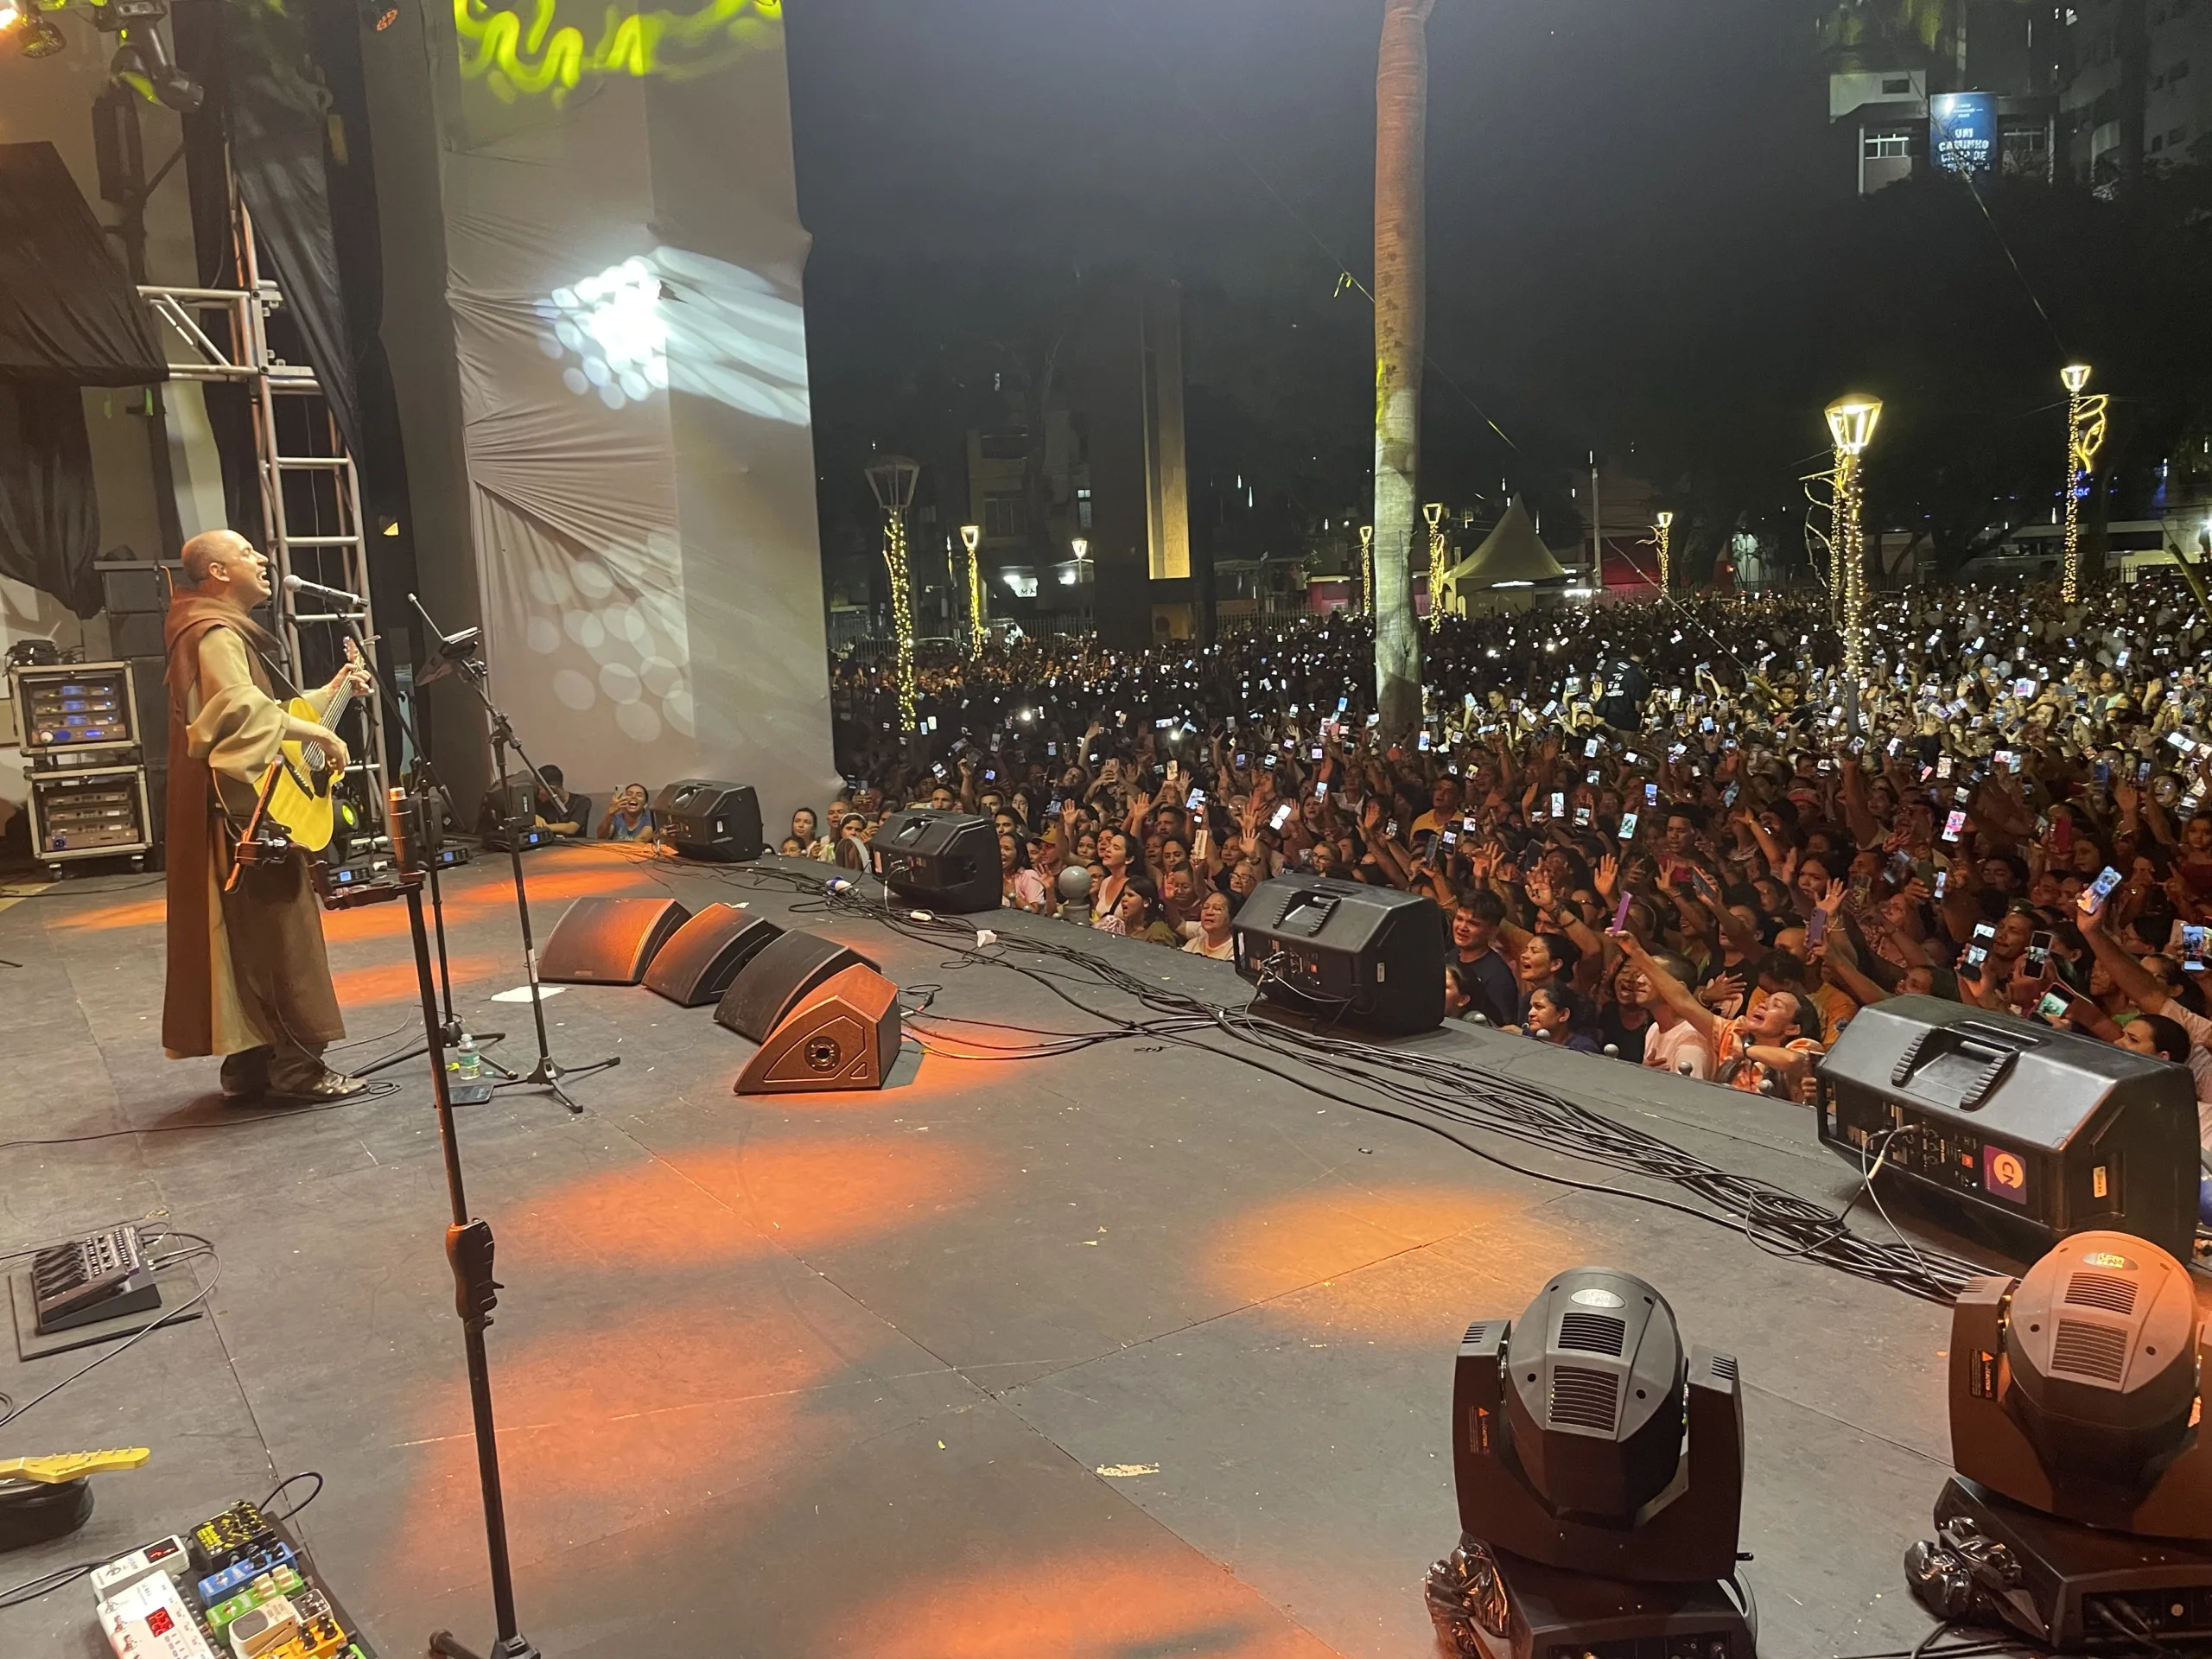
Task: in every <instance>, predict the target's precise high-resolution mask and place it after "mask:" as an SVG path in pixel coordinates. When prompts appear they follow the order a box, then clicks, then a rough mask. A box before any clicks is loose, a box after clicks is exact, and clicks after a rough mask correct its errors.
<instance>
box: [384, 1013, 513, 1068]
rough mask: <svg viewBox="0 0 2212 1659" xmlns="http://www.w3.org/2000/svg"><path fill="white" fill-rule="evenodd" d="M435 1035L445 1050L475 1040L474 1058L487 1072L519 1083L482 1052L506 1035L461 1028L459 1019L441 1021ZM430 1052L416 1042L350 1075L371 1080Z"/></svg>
mask: <svg viewBox="0 0 2212 1659" xmlns="http://www.w3.org/2000/svg"><path fill="white" fill-rule="evenodd" d="M438 1035H439V1037H440V1038H441V1039H443V1041H444V1043H445V1046H447V1047H448V1048H459V1047H460V1046H461V1039H462V1038H464V1037H472V1038H474V1039H475V1043H476V1055H477V1058H478V1059H480V1060H481V1061H482V1062H483V1064H484V1069H485V1070H486V1071H496V1072H498V1073H499V1076H500V1077H502V1078H504V1079H505V1081H507V1082H509V1083H517V1082H519V1081H520V1080H521V1079H520V1077H519V1076H518V1074H517V1073H515V1072H513V1071H509V1070H507V1068H506V1067H505V1066H504V1065H500V1064H499V1062H498V1061H497V1060H495V1059H493V1058H492V1057H491V1056H490V1055H489V1054H487V1053H486V1052H484V1051H485V1050H486V1048H488V1047H489V1046H491V1045H492V1044H493V1043H504V1042H505V1041H506V1040H507V1033H505V1032H504V1031H478V1032H471V1031H470V1030H468V1028H467V1027H465V1026H463V1025H462V1024H461V1021H460V1020H457V1019H454V1020H445V1021H443V1022H442V1024H441V1025H440V1026H439V1027H438ZM429 1052H430V1047H429V1044H428V1043H416V1044H415V1045H414V1046H412V1047H410V1048H408V1049H405V1050H404V1051H403V1052H400V1053H397V1054H388V1055H386V1056H385V1058H383V1059H380V1060H378V1062H377V1063H376V1064H375V1065H365V1066H363V1067H362V1068H361V1069H360V1070H359V1071H356V1072H355V1073H353V1075H354V1076H355V1077H374V1076H376V1074H377V1073H378V1072H379V1071H389V1070H391V1068H392V1067H393V1066H395V1065H405V1064H406V1063H407V1062H408V1061H410V1060H419V1059H421V1058H423V1056H424V1055H425V1054H427V1053H429Z"/></svg>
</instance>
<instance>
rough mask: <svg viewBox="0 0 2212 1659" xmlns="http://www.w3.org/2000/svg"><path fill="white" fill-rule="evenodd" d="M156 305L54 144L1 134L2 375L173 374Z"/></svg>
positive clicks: (138, 380) (126, 379)
mask: <svg viewBox="0 0 2212 1659" xmlns="http://www.w3.org/2000/svg"><path fill="white" fill-rule="evenodd" d="M168 373H169V372H168V365H167V363H166V362H165V361H164V360H163V359H162V347H161V342H160V340H157V339H156V337H155V333H154V317H153V314H152V313H151V312H150V311H149V310H148V309H147V308H146V305H145V302H143V301H142V300H141V299H140V298H139V297H138V295H137V290H136V289H133V288H132V287H131V285H130V277H128V276H126V275H125V274H124V269H123V266H122V264H120V263H119V262H118V260H117V258H116V257H115V255H114V253H113V252H112V251H111V250H110V249H109V247H108V245H107V238H106V236H105V234H104V233H103V232H102V231H101V230H100V225H99V220H98V219H95V218H93V217H92V208H91V207H89V206H88V205H86V200H85V198H84V196H83V195H82V194H80V193H79V191H78V188H77V185H76V181H74V180H73V179H72V178H71V177H70V176H69V169H68V168H66V167H64V166H63V165H62V162H61V156H60V152H59V151H58V150H56V149H54V146H53V145H52V144H0V380H61V381H67V383H68V384H69V385H76V386H144V385H152V384H153V383H154V382H156V381H157V380H166V379H168Z"/></svg>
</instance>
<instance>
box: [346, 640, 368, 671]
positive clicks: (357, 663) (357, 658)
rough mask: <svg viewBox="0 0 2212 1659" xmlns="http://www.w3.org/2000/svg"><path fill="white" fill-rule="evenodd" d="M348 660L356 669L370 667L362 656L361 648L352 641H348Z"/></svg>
mask: <svg viewBox="0 0 2212 1659" xmlns="http://www.w3.org/2000/svg"><path fill="white" fill-rule="evenodd" d="M346 662H348V663H349V664H352V665H353V667H355V668H365V667H367V666H368V664H367V662H366V661H365V659H364V658H363V657H362V656H361V647H360V646H359V645H358V644H357V643H356V642H355V641H353V639H347V640H346Z"/></svg>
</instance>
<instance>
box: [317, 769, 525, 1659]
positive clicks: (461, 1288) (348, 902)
mask: <svg viewBox="0 0 2212 1659" xmlns="http://www.w3.org/2000/svg"><path fill="white" fill-rule="evenodd" d="M389 804H390V806H391V820H390V822H391V843H392V846H391V854H392V863H393V865H394V867H395V869H394V874H393V879H392V880H388V881H376V882H371V883H367V884H365V885H363V886H361V887H350V888H340V889H339V890H337V891H336V892H325V893H324V894H323V903H324V905H325V906H327V908H329V909H332V910H345V909H351V908H353V906H357V905H373V904H381V903H385V902H387V901H389V900H391V899H402V898H404V899H406V901H407V925H408V931H409V932H410V934H411V935H412V936H413V938H414V943H415V983H416V988H417V989H418V990H419V991H420V992H421V994H422V999H423V1050H424V1052H427V1053H428V1054H429V1057H430V1091H431V1094H432V1096H434V1098H435V1100H436V1102H437V1111H438V1143H439V1146H440V1147H441V1149H442V1151H443V1153H444V1155H445V1166H446V1195H447V1198H448V1199H449V1200H450V1202H451V1205H452V1210H453V1221H452V1224H450V1225H449V1226H448V1227H447V1229H446V1262H447V1265H448V1266H449V1267H450V1268H452V1269H453V1286H454V1312H455V1313H457V1314H458V1315H459V1316H460V1319H461V1341H462V1346H463V1349H464V1351H465V1352H466V1354H467V1363H468V1404H469V1411H470V1418H471V1423H472V1426H473V1427H474V1434H475V1440H476V1477H477V1483H478V1485H479V1488H480V1491H481V1493H482V1497H483V1503H484V1541H485V1546H486V1553H487V1554H488V1555H489V1558H490V1563H491V1573H492V1611H493V1619H494V1620H495V1622H496V1624H497V1628H498V1631H499V1637H498V1640H497V1641H496V1642H495V1643H493V1648H492V1651H491V1654H490V1656H489V1659H538V1651H537V1646H536V1645H535V1644H534V1643H531V1640H530V1639H529V1638H528V1637H525V1636H524V1635H523V1634H522V1629H521V1621H520V1619H519V1618H518V1616H517V1614H516V1611H515V1581H514V1569H513V1567H512V1563H511V1561H510V1560H509V1555H508V1549H507V1506H506V1498H505V1493H504V1492H503V1491H502V1490H501V1487H500V1484H499V1429H498V1426H497V1424H496V1423H495V1421H493V1415H492V1364H491V1359H490V1357H489V1355H488V1354H487V1353H486V1351H485V1347H484V1331H485V1327H486V1326H487V1325H490V1324H491V1323H492V1310H493V1308H495V1307H497V1306H499V1291H500V1289H501V1288H502V1287H501V1286H500V1285H499V1283H498V1282H497V1281H494V1280H493V1277H492V1258H493V1238H492V1224H490V1223H489V1222H487V1221H483V1220H480V1219H478V1218H476V1217H472V1216H471V1215H470V1214H469V1213H468V1195H467V1189H466V1188H465V1187H464V1186H463V1185H462V1181H461V1137H460V1135H458V1134H457V1133H456V1132H455V1130H454V1121H453V1108H454V1102H453V1098H452V1095H451V1091H450V1090H449V1089H448V1085H447V1081H446V1060H445V1045H444V1042H443V1041H442V1032H441V1030H440V1027H439V1024H438V1005H437V995H436V992H435V990H434V989H433V988H432V986H431V983H430V946H429V937H428V935H427V933H426V931H425V930H424V928H423V872H422V871H421V870H419V869H413V868H409V867H410V865H412V864H414V863H415V862H416V858H417V856H418V855H420V853H421V851H422V845H421V840H420V835H419V830H420V825H421V819H422V817H423V815H424V814H426V813H427V812H429V811H435V810H436V809H435V806H434V805H432V804H431V803H430V802H429V800H428V799H427V798H425V797H423V796H421V795H406V794H404V793H403V794H401V796H400V798H398V799H397V800H393V801H391V802H390V803H389ZM429 1649H430V1651H431V1652H432V1653H434V1654H439V1655H442V1656H444V1659H476V1656H475V1654H474V1652H472V1651H471V1650H470V1649H467V1648H465V1647H463V1646H462V1645H461V1643H460V1642H458V1641H456V1640H455V1639H454V1635H453V1632H452V1631H450V1630H435V1631H433V1632H432V1633H431V1636H430V1640H429Z"/></svg>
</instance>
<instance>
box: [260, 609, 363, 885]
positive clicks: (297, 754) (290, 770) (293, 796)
mask: <svg viewBox="0 0 2212 1659" xmlns="http://www.w3.org/2000/svg"><path fill="white" fill-rule="evenodd" d="M346 661H347V662H348V663H350V664H353V666H354V667H355V668H359V667H360V666H361V650H360V647H359V645H355V644H354V643H353V641H352V640H351V639H348V640H347V641H346ZM351 702H353V686H352V684H351V683H344V684H341V685H340V686H339V688H338V692H337V695H336V696H334V697H332V698H331V700H330V707H329V708H328V709H318V708H316V707H315V704H314V702H311V701H310V700H308V698H306V697H295V698H293V699H292V702H291V705H290V708H289V710H288V711H287V712H289V713H290V714H292V715H296V716H297V717H298V718H299V719H301V720H312V721H315V722H316V723H317V724H319V725H322V726H327V727H328V728H330V729H331V730H332V731H336V730H337V729H338V722H339V721H340V720H341V719H343V718H344V717H345V714H346V705H347V704H349V703H351ZM338 780H339V772H338V770H337V768H336V767H334V766H333V765H332V764H331V759H330V756H329V755H328V754H327V753H324V751H323V747H322V745H321V744H320V743H312V742H298V741H293V740H291V739H287V740H286V741H285V743H284V747H283V753H280V754H279V755H278V756H277V759H276V760H274V761H273V762H271V763H270V768H269V770H268V771H267V772H264V773H263V774H262V779H261V782H262V787H263V788H264V790H266V791H268V798H269V805H268V807H267V809H266V810H265V812H264V817H268V818H269V819H270V820H271V821H272V822H275V823H281V824H283V826H284V829H285V831H286V832H287V833H288V834H289V836H291V838H292V841H293V842H294V844H295V845H297V846H301V847H304V848H306V849H308V851H309V852H311V853H319V852H321V850H322V849H324V848H326V847H327V846H329V845H330V836H331V831H332V829H334V827H335V824H334V818H335V809H334V806H333V804H332V801H331V791H332V790H333V789H334V788H335V787H336V786H337V784H338Z"/></svg>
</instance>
